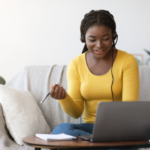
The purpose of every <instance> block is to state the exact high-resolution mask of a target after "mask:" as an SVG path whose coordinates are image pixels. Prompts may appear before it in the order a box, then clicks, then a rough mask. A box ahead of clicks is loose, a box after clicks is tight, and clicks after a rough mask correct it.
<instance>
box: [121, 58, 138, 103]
mask: <svg viewBox="0 0 150 150" xmlns="http://www.w3.org/2000/svg"><path fill="white" fill-rule="evenodd" d="M139 86H140V79H139V67H138V63H137V60H136V59H135V57H134V56H133V55H130V56H128V58H126V60H125V63H124V66H123V91H122V101H138V99H139Z"/></svg>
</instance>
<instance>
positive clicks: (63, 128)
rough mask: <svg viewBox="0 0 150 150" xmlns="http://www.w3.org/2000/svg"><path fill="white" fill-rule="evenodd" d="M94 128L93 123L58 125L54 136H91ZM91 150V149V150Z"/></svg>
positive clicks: (54, 130) (53, 132)
mask: <svg viewBox="0 0 150 150" xmlns="http://www.w3.org/2000/svg"><path fill="white" fill-rule="evenodd" d="M93 127H94V124H91V123H82V124H72V123H62V124H59V125H57V126H56V127H55V128H54V129H53V131H52V134H60V133H65V134H68V135H72V136H78V135H90V134H92V133H93ZM67 150H69V149H67ZM74 150H75V149H74ZM78 150H79V149H78ZM89 150H91V149H89ZM100 150H137V148H133V149H100Z"/></svg>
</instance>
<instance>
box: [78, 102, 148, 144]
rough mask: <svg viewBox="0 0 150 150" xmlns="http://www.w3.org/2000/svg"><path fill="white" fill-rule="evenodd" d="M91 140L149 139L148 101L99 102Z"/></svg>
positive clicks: (84, 137)
mask: <svg viewBox="0 0 150 150" xmlns="http://www.w3.org/2000/svg"><path fill="white" fill-rule="evenodd" d="M80 138H82V139H84V140H90V141H93V142H116V141H147V140H149V139H150V101H137V102H100V103H98V107H97V112H96V119H95V124H94V129H93V134H92V135H81V136H80Z"/></svg>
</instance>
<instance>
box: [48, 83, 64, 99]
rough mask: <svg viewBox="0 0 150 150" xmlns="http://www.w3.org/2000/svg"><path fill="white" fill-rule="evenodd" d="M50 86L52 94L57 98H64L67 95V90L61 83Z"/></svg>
mask: <svg viewBox="0 0 150 150" xmlns="http://www.w3.org/2000/svg"><path fill="white" fill-rule="evenodd" d="M50 88H51V93H50V95H51V97H53V98H55V99H64V98H65V97H66V95H67V93H66V90H65V89H64V88H63V87H62V86H60V85H59V84H53V85H52V84H51V85H50Z"/></svg>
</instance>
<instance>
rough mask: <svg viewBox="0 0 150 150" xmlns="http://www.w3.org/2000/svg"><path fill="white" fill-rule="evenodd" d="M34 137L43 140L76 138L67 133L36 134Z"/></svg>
mask: <svg viewBox="0 0 150 150" xmlns="http://www.w3.org/2000/svg"><path fill="white" fill-rule="evenodd" d="M35 136H36V137H38V138H40V139H42V140H44V141H60V140H62V141H64V140H73V139H77V137H75V136H71V135H67V134H64V133H61V134H38V133H37V134H36V135H35Z"/></svg>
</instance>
